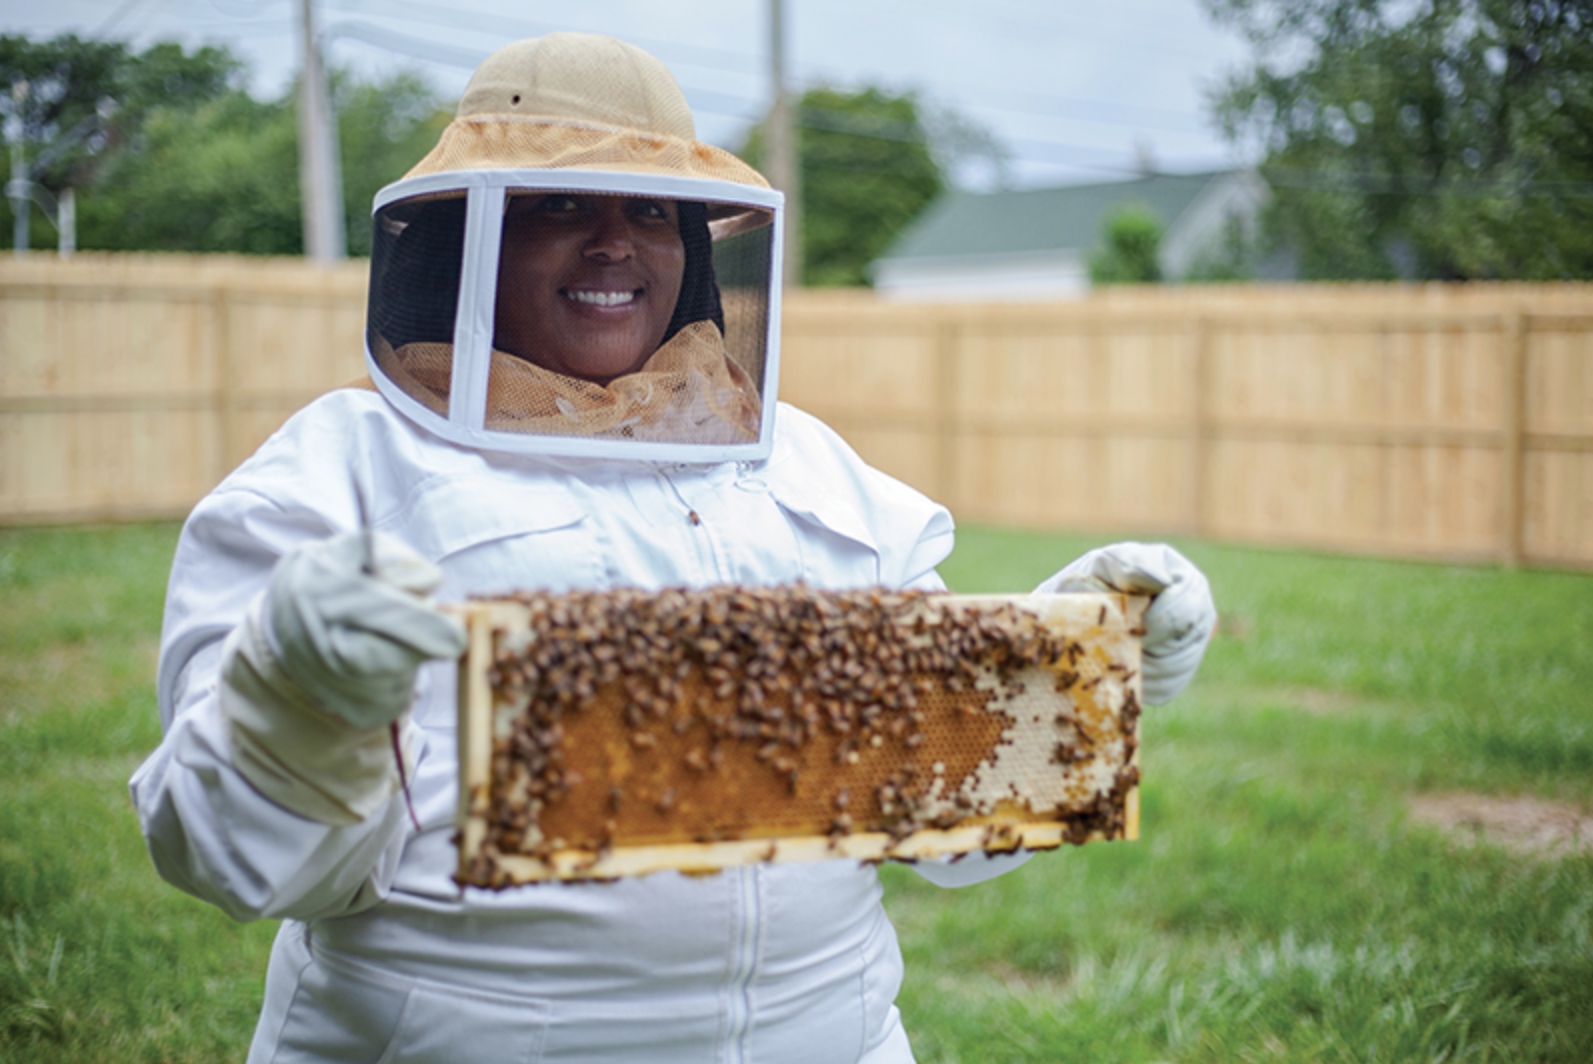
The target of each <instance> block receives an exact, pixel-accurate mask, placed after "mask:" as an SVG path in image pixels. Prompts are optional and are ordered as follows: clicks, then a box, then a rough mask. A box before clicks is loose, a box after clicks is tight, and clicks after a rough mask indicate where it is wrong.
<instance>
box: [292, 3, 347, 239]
mask: <svg viewBox="0 0 1593 1064" xmlns="http://www.w3.org/2000/svg"><path fill="white" fill-rule="evenodd" d="M299 37H300V43H301V44H302V46H303V53H304V54H303V64H302V66H301V67H300V71H299V198H300V200H301V201H302V205H303V210H304V254H305V256H306V257H308V258H310V259H312V260H314V261H316V262H322V263H329V262H335V261H337V260H338V259H341V258H343V257H344V256H345V255H346V254H347V251H348V248H347V244H346V242H345V241H344V237H343V173H342V168H341V165H340V163H339V161H338V157H337V127H336V126H334V125H333V124H332V108H331V101H330V98H329V95H328V93H327V89H326V68H325V67H323V66H322V65H321V49H320V46H319V45H318V44H317V43H316V39H315V7H314V0H299Z"/></svg>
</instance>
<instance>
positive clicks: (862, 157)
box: [741, 88, 976, 285]
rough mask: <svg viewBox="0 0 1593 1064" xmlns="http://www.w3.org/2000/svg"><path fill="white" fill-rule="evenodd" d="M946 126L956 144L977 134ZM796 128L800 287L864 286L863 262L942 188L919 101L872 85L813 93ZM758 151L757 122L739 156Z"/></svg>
mask: <svg viewBox="0 0 1593 1064" xmlns="http://www.w3.org/2000/svg"><path fill="white" fill-rule="evenodd" d="M944 124H945V125H946V128H948V129H952V128H954V127H955V129H956V130H957V131H958V132H957V134H956V137H955V138H953V139H955V140H956V142H957V144H958V145H966V144H968V143H972V141H973V140H974V139H976V138H974V136H973V134H972V133H971V132H970V131H969V130H968V129H967V127H966V124H964V125H961V126H956V125H955V124H954V123H951V122H950V121H949V120H948V121H947V122H945V123H944ZM797 127H798V128H797V135H796V142H797V144H796V147H797V155H798V159H799V165H800V168H801V173H800V179H801V183H802V280H803V283H804V284H810V285H861V284H866V283H867V280H868V278H867V267H868V264H869V263H870V262H872V261H874V259H876V258H877V257H879V255H880V254H881V253H882V252H883V251H884V250H885V248H886V247H888V246H889V245H890V242H891V241H892V240H894V239H895V238H896V235H897V234H898V233H900V232H901V231H902V229H904V228H905V227H906V226H907V224H908V223H909V222H911V221H912V220H913V219H914V218H916V217H917V216H918V213H919V212H920V211H922V210H923V209H924V208H925V207H926V206H928V205H929V203H930V201H931V200H933V199H934V198H935V197H936V196H937V195H939V194H940V191H941V189H942V188H944V187H945V178H944V175H943V173H942V170H941V166H940V164H939V163H938V162H937V161H936V156H935V152H934V149H933V147H932V145H931V141H930V138H929V135H928V134H927V133H926V132H925V128H924V123H923V119H922V116H921V114H920V105H919V102H918V100H917V99H916V97H914V96H913V95H912V94H911V93H908V94H905V95H900V96H897V95H892V94H890V93H887V92H884V91H882V90H880V89H877V88H867V89H863V90H861V91H859V92H846V91H843V90H840V89H831V88H817V89H810V90H808V91H807V92H806V93H804V94H803V95H802V100H801V103H800V105H799V109H798V121H797ZM763 152H764V144H763V130H762V128H761V127H760V128H757V129H754V130H753V132H752V134H751V135H750V136H749V138H748V140H747V143H746V145H745V147H743V149H742V151H741V154H742V155H743V157H744V158H746V159H747V161H748V162H750V163H751V164H752V165H753V166H759V165H761V164H762V160H763Z"/></svg>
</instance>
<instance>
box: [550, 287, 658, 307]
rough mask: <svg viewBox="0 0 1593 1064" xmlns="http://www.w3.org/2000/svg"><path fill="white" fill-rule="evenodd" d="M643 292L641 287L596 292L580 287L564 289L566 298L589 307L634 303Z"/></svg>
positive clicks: (618, 305)
mask: <svg viewBox="0 0 1593 1064" xmlns="http://www.w3.org/2000/svg"><path fill="white" fill-rule="evenodd" d="M641 294H642V290H641V289H640V288H633V289H627V290H626V291H623V292H594V291H590V290H587V289H580V288H566V289H564V298H565V299H568V300H570V301H571V302H573V303H580V304H582V305H584V306H588V307H623V306H625V305H626V304H628V303H634V302H635V301H636V299H637V297H639V296H640V295H641Z"/></svg>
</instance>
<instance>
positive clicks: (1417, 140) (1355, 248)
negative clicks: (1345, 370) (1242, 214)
mask: <svg viewBox="0 0 1593 1064" xmlns="http://www.w3.org/2000/svg"><path fill="white" fill-rule="evenodd" d="M1204 2H1205V4H1206V7H1207V8H1208V10H1209V11H1210V12H1211V13H1212V14H1213V15H1214V17H1216V18H1217V20H1218V21H1219V22H1223V23H1226V24H1228V25H1231V26H1233V27H1234V28H1236V29H1237V30H1238V31H1239V32H1240V33H1242V34H1243V35H1244V36H1245V37H1246V38H1247V39H1248V40H1249V41H1250V42H1251V43H1252V45H1253V46H1254V49H1255V51H1256V54H1257V56H1258V58H1257V61H1256V63H1255V65H1254V66H1253V67H1252V68H1251V69H1250V70H1248V71H1246V72H1244V73H1241V74H1238V75H1235V76H1234V77H1232V78H1231V79H1230V80H1229V81H1228V82H1227V84H1226V85H1225V86H1224V87H1223V88H1222V89H1221V90H1220V91H1219V92H1218V93H1217V94H1216V96H1215V99H1214V103H1215V105H1216V110H1217V114H1218V116H1219V117H1220V119H1221V120H1222V122H1223V124H1224V128H1225V130H1226V132H1227V133H1228V135H1229V136H1230V138H1231V139H1233V140H1235V141H1236V142H1239V143H1242V144H1248V145H1252V146H1254V147H1255V148H1257V149H1259V150H1260V151H1262V152H1264V153H1265V160H1264V162H1263V164H1262V168H1261V169H1262V173H1263V175H1264V176H1265V177H1266V178H1267V180H1268V181H1269V183H1270V184H1271V185H1272V187H1273V190H1274V192H1275V193H1276V198H1275V200H1274V202H1273V205H1272V209H1271V211H1270V216H1269V226H1270V230H1271V232H1272V234H1273V237H1274V239H1276V240H1278V241H1280V242H1282V243H1283V244H1285V245H1287V246H1288V247H1289V248H1291V249H1292V250H1293V251H1294V252H1295V253H1296V254H1297V255H1298V258H1299V262H1300V267H1301V269H1302V271H1303V273H1304V274H1305V275H1306V276H1307V277H1310V278H1322V279H1337V278H1372V279H1377V278H1389V277H1395V276H1414V277H1418V278H1424V279H1464V278H1508V279H1521V280H1549V279H1560V278H1587V277H1593V79H1590V78H1589V77H1588V71H1589V70H1593V3H1589V2H1588V0H1551V2H1539V0H1414V2H1404V0H1303V2H1297V0H1204Z"/></svg>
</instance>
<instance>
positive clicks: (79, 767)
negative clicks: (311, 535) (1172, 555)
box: [0, 525, 1593, 1064]
mask: <svg viewBox="0 0 1593 1064" xmlns="http://www.w3.org/2000/svg"><path fill="white" fill-rule="evenodd" d="M175 539H176V528H175V527H174V526H170V525H158V526H147V527H120V528H104V529H87V530H20V531H19V530H13V531H0V604H3V605H0V938H3V939H4V946H3V948H0V1060H4V1061H29V1062H32V1061H82V1060H88V1061H94V1060H104V1061H213V1060H225V1059H241V1057H242V1054H243V1049H244V1047H245V1046H246V1045H247V1042H248V1038H249V1034H250V1032H251V1031H252V1029H253V1025H254V1017H255V1010H256V1007H257V1004H258V995H259V993H260V988H261V983H262V977H263V974H264V969H265V956H266V951H267V949H268V946H269V941H270V937H271V934H272V932H273V928H272V927H271V926H268V925H251V926H239V925H236V924H233V923H231V922H230V921H228V920H227V919H226V918H225V917H223V916H221V915H220V914H219V913H218V912H215V911H213V910H211V909H209V908H207V907H206V906H204V905H203V904H201V903H199V902H197V901H193V900H192V899H189V898H187V897H185V896H184V895H181V894H179V893H178V892H177V891H175V890H173V889H171V888H169V887H166V886H165V885H164V884H162V883H161V882H160V881H159V880H158V879H157V878H156V877H155V874H154V872H153V870H152V869H151V867H150V864H149V861H148V858H147V857H146V855H145V853H144V849H143V843H142V840H141V839H140V837H139V833H138V828H137V825H136V822H135V821H134V818H133V815H132V811H131V808H130V805H129V802H128V799H127V791H126V780H127V778H128V776H129V775H130V774H131V773H132V771H133V769H134V767H135V766H136V765H137V764H138V762H139V761H140V760H141V759H142V757H143V756H144V755H145V754H146V753H147V752H148V751H149V750H150V749H151V748H153V747H154V745H155V744H156V743H157V742H158V741H159V725H158V722H157V719H156V711H155V706H154V698H153V694H152V688H153V678H154V657H155V646H156V638H157V635H158V631H159V624H160V608H161V596H162V592H163V588H164V583H165V573H166V567H167V565H168V564H169V561H170V557H171V551H172V548H173V546H174V543H175ZM1100 541H1101V540H1100V537H1095V538H1094V539H1092V540H1085V539H1082V538H1079V537H1063V536H1052V535H1041V534H1034V533H1019V532H1010V531H998V530H992V529H979V528H972V529H965V530H963V532H962V533H961V545H960V546H959V548H958V551H957V553H956V555H955V556H954V557H953V558H952V559H951V561H950V562H949V563H948V564H947V566H946V567H945V570H944V571H945V573H946V576H947V579H948V581H949V582H950V583H951V584H952V585H953V586H954V587H955V588H956V589H958V590H962V591H997V590H1020V589H1025V588H1028V587H1031V586H1033V585H1034V584H1035V583H1036V582H1038V581H1039V580H1040V579H1041V578H1042V577H1044V576H1045V575H1047V574H1048V573H1049V572H1050V571H1051V570H1052V569H1054V568H1056V567H1057V566H1058V565H1060V564H1061V563H1062V562H1063V561H1065V560H1067V559H1068V558H1071V557H1073V556H1074V555H1075V554H1077V553H1079V552H1080V551H1081V550H1083V549H1085V548H1086V547H1088V546H1090V545H1092V544H1093V543H1095V542H1100ZM1185 549H1186V551H1187V553H1189V554H1190V556H1191V557H1193V558H1194V559H1195V560H1196V561H1197V562H1198V563H1199V564H1200V565H1201V566H1202V568H1204V569H1205V570H1206V572H1207V573H1208V575H1209V576H1210V577H1211V579H1212V583H1213V585H1214V587H1215V589H1216V594H1217V600H1218V604H1219V606H1220V607H1221V609H1222V610H1223V615H1224V623H1223V629H1222V635H1220V636H1219V638H1218V640H1217V641H1216V642H1215V643H1214V644H1213V647H1212V650H1211V653H1210V655H1209V656H1208V659H1207V662H1206V665H1205V667H1204V669H1203V670H1202V673H1201V676H1200V678H1199V679H1198V680H1197V681H1196V683H1195V685H1194V686H1193V687H1192V688H1191V689H1190V690H1189V691H1188V692H1187V693H1186V694H1185V695H1184V696H1183V697H1182V698H1181V699H1180V700H1179V701H1178V702H1176V703H1174V704H1173V705H1171V706H1167V707H1163V708H1161V709H1156V710H1151V711H1149V712H1147V714H1146V716H1145V718H1144V722H1143V727H1144V737H1143V742H1144V746H1143V768H1144V785H1143V789H1142V797H1143V816H1142V824H1141V838H1140V841H1138V842H1134V843H1112V844H1102V845H1091V846H1086V847H1083V848H1079V849H1070V850H1067V851H1064V852H1060V853H1056V854H1048V855H1042V856H1040V857H1037V858H1036V859H1035V860H1034V861H1032V862H1031V863H1030V864H1029V865H1028V866H1027V867H1025V868H1024V869H1022V870H1021V871H1019V872H1017V873H1014V874H1012V875H1009V876H1007V877H1004V878H1003V879H1000V880H997V881H995V882H992V883H988V884H985V885H982V886H979V887H974V888H970V889H968V890H964V891H943V890H940V889H938V888H935V887H932V886H930V885H928V884H927V883H924V882H923V881H921V880H919V879H918V878H917V877H915V876H913V875H912V874H911V872H909V871H907V870H905V869H901V868H889V867H888V868H886V869H885V870H884V872H885V878H886V884H887V891H888V902H887V903H888V905H889V907H890V909H891V913H892V915H893V917H894V918H895V920H896V922H897V925H898V927H899V928H900V930H901V937H902V944H903V949H904V951H905V952H906V954H907V963H908V974H907V981H906V984H905V986H904V988H903V992H902V998H901V1005H902V1009H903V1012H904V1013H905V1015H906V1019H907V1024H908V1030H909V1032H910V1033H911V1035H912V1038H913V1042H914V1046H915V1048H916V1050H917V1053H918V1056H919V1058H920V1060H922V1061H924V1062H926V1064H930V1062H941V1064H951V1062H972V1061H1009V1060H1021V1061H1064V1060H1067V1061H1174V1060H1177V1061H1214V1062H1215V1061H1272V1060H1302V1061H1315V1060H1323V1061H1339V1060H1343V1061H1404V1060H1410V1061H1418V1060H1419V1061H1436V1060H1444V1061H1458V1060H1476V1061H1489V1060H1492V1061H1512V1062H1513V1061H1566V1062H1576V1064H1584V1062H1586V1061H1587V1060H1589V1059H1590V1058H1593V1049H1590V1047H1593V857H1590V856H1588V855H1586V853H1583V854H1581V855H1574V856H1562V857H1559V858H1545V857H1537V856H1529V855H1522V854H1519V853H1515V852H1512V851H1511V850H1510V849H1508V848H1506V847H1504V846H1502V845H1496V844H1493V843H1490V842H1487V841H1484V842H1483V843H1482V844H1480V845H1470V844H1465V843H1462V842H1455V841H1451V840H1450V839H1449V838H1448V837H1446V836H1444V835H1442V834H1440V833H1439V832H1438V831H1437V830H1436V829H1435V828H1431V827H1427V826H1424V825H1422V824H1420V823H1418V822H1417V821H1416V820H1414V819H1413V818H1412V817H1411V816H1410V815H1409V814H1408V812H1407V802H1408V801H1409V800H1410V799H1411V798H1412V797H1415V796H1418V795H1422V794H1433V793H1451V792H1468V793H1476V794H1485V795H1498V796H1530V797H1536V798H1539V799H1543V800H1545V801H1555V802H1560V803H1565V804H1567V805H1569V806H1572V807H1576V808H1579V809H1582V810H1584V811H1585V810H1587V809H1588V808H1589V807H1593V707H1590V696H1589V692H1590V691H1593V577H1590V576H1587V575H1581V574H1567V573H1547V572H1504V571H1495V570H1488V569H1475V568H1450V567H1444V566H1438V565H1417V564H1404V563H1393V562H1378V561H1365V560H1354V559H1345V558H1334V557H1323V556H1318V555H1307V554H1296V553H1286V552H1281V551H1259V550H1245V549H1239V548H1234V547H1224V546H1216V545H1211V544H1188V545H1185Z"/></svg>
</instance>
